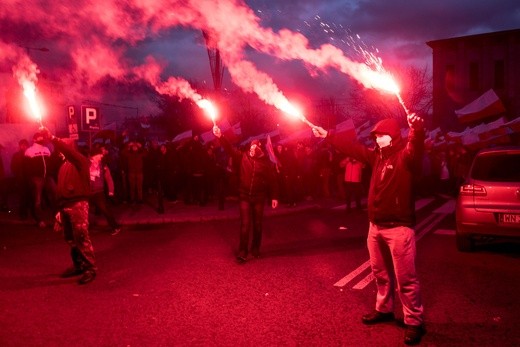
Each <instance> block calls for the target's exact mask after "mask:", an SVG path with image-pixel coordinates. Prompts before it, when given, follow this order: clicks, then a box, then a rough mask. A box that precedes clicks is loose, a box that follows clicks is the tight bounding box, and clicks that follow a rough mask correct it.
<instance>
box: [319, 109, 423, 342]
mask: <svg viewBox="0 0 520 347" xmlns="http://www.w3.org/2000/svg"><path fill="white" fill-rule="evenodd" d="M407 121H408V125H409V126H410V132H409V134H408V139H407V140H406V141H405V140H404V139H403V138H402V137H401V129H400V127H399V123H398V121H397V120H396V119H384V120H381V121H380V122H378V123H377V124H376V125H375V126H374V128H373V130H372V132H371V135H372V136H373V138H374V140H375V142H376V144H377V146H376V147H375V149H371V148H368V147H366V146H363V145H361V144H359V143H356V142H352V141H351V140H349V139H344V138H339V136H336V135H335V134H334V133H333V132H331V131H326V130H325V129H323V128H322V127H319V126H315V127H313V128H312V131H313V133H314V136H316V137H319V138H324V139H326V140H327V141H328V142H329V143H331V144H332V145H333V146H334V147H335V148H336V149H338V150H339V151H340V152H343V153H344V154H346V155H348V156H350V157H353V158H355V159H356V160H358V161H360V162H362V163H364V164H366V165H369V166H370V167H371V168H372V177H371V179H370V188H369V193H368V219H369V230H368V237H367V247H368V252H369V255H370V265H371V268H372V273H373V275H374V277H375V279H376V286H377V296H376V305H375V310H374V311H373V312H372V313H369V314H366V315H364V316H363V317H362V322H363V323H364V324H366V325H371V324H377V323H382V322H387V321H393V320H394V313H393V310H394V294H395V287H396V286H397V289H398V293H399V298H400V300H401V303H402V306H403V314H404V324H405V326H406V331H405V337H404V342H405V343H406V344H408V345H415V344H418V343H419V342H420V341H421V338H422V336H423V335H424V334H425V332H426V331H425V329H424V321H423V305H422V302H421V296H420V286H419V280H418V278H417V273H416V269H415V255H416V248H415V231H414V229H413V226H414V224H415V199H414V192H413V178H414V175H416V174H418V173H419V172H418V171H419V169H420V163H421V161H422V156H423V150H424V137H425V135H424V129H423V119H422V118H421V117H419V116H417V115H415V114H413V113H412V114H409V115H408V116H407Z"/></svg>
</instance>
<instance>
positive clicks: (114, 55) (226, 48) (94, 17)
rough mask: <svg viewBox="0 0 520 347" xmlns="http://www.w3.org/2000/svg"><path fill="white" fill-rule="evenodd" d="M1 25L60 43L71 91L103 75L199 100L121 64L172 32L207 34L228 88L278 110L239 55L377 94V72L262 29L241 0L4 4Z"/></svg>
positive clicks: (17, 56)
mask: <svg viewBox="0 0 520 347" xmlns="http://www.w3.org/2000/svg"><path fill="white" fill-rule="evenodd" d="M42 4H44V5H42ZM0 20H4V21H12V22H16V23H26V25H27V26H31V27H34V28H37V29H38V30H40V32H41V36H42V38H45V39H46V40H48V41H50V42H59V46H60V47H61V48H62V49H64V48H65V49H67V51H68V52H70V57H71V59H72V61H73V63H74V64H73V66H74V67H73V69H74V70H73V71H67V73H68V74H69V75H70V76H66V77H64V79H65V80H66V81H67V83H70V84H72V83H73V81H75V82H74V83H75V86H76V87H77V88H79V87H84V86H85V85H87V86H93V85H95V84H96V82H98V81H100V80H101V79H102V78H104V77H106V76H110V77H112V78H114V79H116V80H121V81H123V80H124V81H135V79H136V78H140V79H143V80H146V81H147V82H149V83H150V84H151V85H152V86H153V87H154V88H155V90H156V91H157V92H159V93H161V94H169V95H176V96H178V97H179V98H189V99H191V100H193V101H194V102H197V101H200V100H201V99H202V96H200V95H199V94H198V93H197V92H196V91H195V90H194V89H193V88H192V87H191V86H190V85H189V83H188V82H187V81H186V80H185V79H184V78H179V77H173V76H170V77H167V78H162V77H161V75H162V74H163V73H164V67H165V65H162V64H159V63H158V62H157V60H156V59H153V58H147V59H146V60H145V61H144V63H143V62H139V61H130V60H128V58H125V53H126V52H127V51H128V50H131V49H134V48H135V47H136V45H138V44H139V43H141V42H143V41H145V40H153V39H155V38H157V37H159V36H162V35H165V34H167V32H168V31H169V30H171V29H173V28H176V27H186V28H191V29H195V30H198V31H199V32H200V30H204V31H205V32H207V33H209V35H210V36H211V37H212V44H214V46H215V47H216V48H218V49H219V50H220V52H221V57H222V59H223V62H224V65H225V66H226V68H227V69H228V71H229V73H230V75H231V78H232V81H233V82H234V83H235V84H236V85H237V86H239V87H240V88H242V89H243V90H244V91H246V92H251V93H255V94H256V95H258V97H259V98H260V99H261V100H263V101H264V102H266V103H268V104H270V105H274V106H276V107H278V108H280V107H281V106H283V105H286V104H287V102H288V101H287V99H286V98H285V96H284V95H283V93H282V92H281V91H280V90H279V88H278V87H277V86H276V84H275V82H274V81H273V79H272V78H271V77H270V76H268V75H267V74H266V73H264V72H262V71H259V70H258V69H257V67H256V66H255V65H254V64H253V63H252V62H251V61H249V60H247V54H246V49H251V48H252V49H254V50H257V51H258V52H262V53H265V54H269V55H271V56H273V57H275V58H276V59H282V60H299V61H301V62H302V63H303V64H304V65H306V66H307V67H309V68H314V69H318V70H321V71H325V72H326V71H327V69H337V70H339V71H341V72H342V73H345V74H347V75H349V76H350V77H352V78H354V79H355V80H357V81H358V82H360V83H362V84H363V85H364V86H365V87H369V88H378V86H377V85H374V84H373V80H374V78H373V77H374V76H373V74H374V73H376V74H378V73H379V72H374V71H373V70H371V69H370V68H369V67H368V66H367V65H366V64H364V63H359V62H354V61H352V60H350V59H349V58H347V57H346V56H345V55H344V54H343V52H342V51H341V50H340V49H338V48H337V47H335V46H333V45H330V44H325V45H322V46H320V47H317V48H313V47H311V46H310V43H309V41H308V40H307V38H306V37H305V36H303V35H302V34H300V33H295V32H292V31H290V30H287V29H283V30H280V31H278V32H275V31H273V30H272V29H271V28H265V27H262V26H261V23H260V19H259V18H258V17H257V16H256V15H255V13H254V12H253V10H252V9H251V8H249V7H248V6H247V5H246V4H245V2H244V1H242V0H163V1H160V0H128V1H120V0H108V1H93V0H92V1H87V0H85V1H77V2H71V1H68V0H55V1H48V2H41V1H38V0H24V1H22V0H4V1H3V4H2V6H1V7H0ZM0 48H1V53H0V64H2V63H5V62H6V61H7V62H8V61H13V60H15V62H14V63H13V64H15V65H16V66H18V68H19V69H21V70H24V69H26V68H25V67H23V66H20V64H22V65H23V64H24V63H26V64H28V66H30V65H31V64H32V62H31V61H30V60H27V59H25V58H24V55H23V54H22V53H21V52H23V51H20V50H19V49H18V50H17V49H16V48H15V46H13V45H10V44H7V43H2V42H1V41H0ZM18 68H17V69H18ZM35 73H37V72H35ZM35 76H36V75H35ZM35 76H34V77H35ZM36 80H37V79H34V82H36ZM73 87H74V85H71V86H70V88H71V89H72V88H73Z"/></svg>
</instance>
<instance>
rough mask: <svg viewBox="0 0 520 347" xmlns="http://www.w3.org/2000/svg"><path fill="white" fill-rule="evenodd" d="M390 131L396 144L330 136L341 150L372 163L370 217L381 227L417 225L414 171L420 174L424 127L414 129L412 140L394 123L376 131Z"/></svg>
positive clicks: (384, 132)
mask: <svg viewBox="0 0 520 347" xmlns="http://www.w3.org/2000/svg"><path fill="white" fill-rule="evenodd" d="M375 132H377V133H381V134H388V135H390V136H391V137H392V144H391V145H390V146H388V147H384V148H382V149H380V148H379V147H377V146H376V148H375V149H370V148H367V147H366V146H363V145H361V144H359V143H355V142H351V141H349V140H345V139H343V138H339V137H336V136H335V134H334V133H330V132H329V136H328V137H327V139H328V140H329V141H330V142H331V143H332V144H333V145H334V146H335V147H336V148H337V149H338V150H340V151H341V152H343V153H345V154H346V155H348V156H351V157H354V158H355V159H357V160H359V161H361V162H363V163H365V164H367V165H369V166H371V168H372V177H371V180H370V188H369V192H368V219H369V220H370V221H371V222H372V223H374V224H376V225H378V226H381V227H395V226H413V225H414V224H415V197H414V192H413V181H414V177H413V176H414V174H417V173H419V172H418V170H419V169H420V164H421V161H422V156H423V150H424V130H422V129H421V130H414V129H410V132H409V134H408V140H407V141H404V140H403V139H402V138H401V134H400V130H399V128H398V127H397V129H396V127H395V123H394V122H388V120H384V121H381V122H379V123H378V124H376V126H375V127H374V130H373V131H372V133H375Z"/></svg>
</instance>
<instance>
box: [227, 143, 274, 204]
mask: <svg viewBox="0 0 520 347" xmlns="http://www.w3.org/2000/svg"><path fill="white" fill-rule="evenodd" d="M220 143H221V145H222V148H224V150H225V151H226V153H228V155H230V156H232V158H233V161H235V162H236V163H239V165H240V169H239V175H240V176H239V177H240V179H239V187H238V192H239V198H240V199H241V200H247V201H263V200H265V199H266V197H267V196H268V193H270V197H271V199H273V200H276V199H278V185H277V181H276V179H275V169H274V164H273V163H272V162H271V161H270V160H269V158H268V156H267V155H265V154H263V155H260V156H257V155H255V156H253V157H251V156H250V155H249V150H248V151H246V152H240V151H239V150H236V149H234V148H233V147H232V146H231V144H230V143H229V142H228V141H227V139H226V138H225V137H224V136H221V137H220Z"/></svg>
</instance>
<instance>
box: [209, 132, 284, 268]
mask: <svg viewBox="0 0 520 347" xmlns="http://www.w3.org/2000/svg"><path fill="white" fill-rule="evenodd" d="M213 134H214V135H215V136H216V137H217V138H218V139H219V141H220V144H221V145H222V147H223V148H224V150H225V151H226V153H228V155H230V156H231V157H232V158H233V161H235V162H236V163H239V167H240V171H239V188H238V192H239V201H240V244H239V248H238V254H237V256H236V259H237V262H238V263H239V264H243V263H245V262H246V261H247V255H248V253H249V233H250V229H251V228H252V229H253V239H252V242H251V254H252V255H253V257H254V258H259V257H260V244H261V241H262V219H263V214H264V205H265V200H266V198H267V196H268V193H269V194H270V196H271V207H272V208H276V207H277V206H278V185H277V181H276V176H275V175H276V174H275V167H274V164H273V163H272V162H271V161H270V160H269V156H268V155H266V154H265V153H264V151H263V150H262V146H261V143H260V141H258V140H253V141H251V144H250V146H249V149H248V150H247V151H245V152H243V153H242V152H240V151H238V150H235V149H234V148H233V147H232V146H231V144H230V143H229V141H227V139H226V138H225V136H223V135H222V133H221V131H220V128H219V127H218V126H214V127H213Z"/></svg>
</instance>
